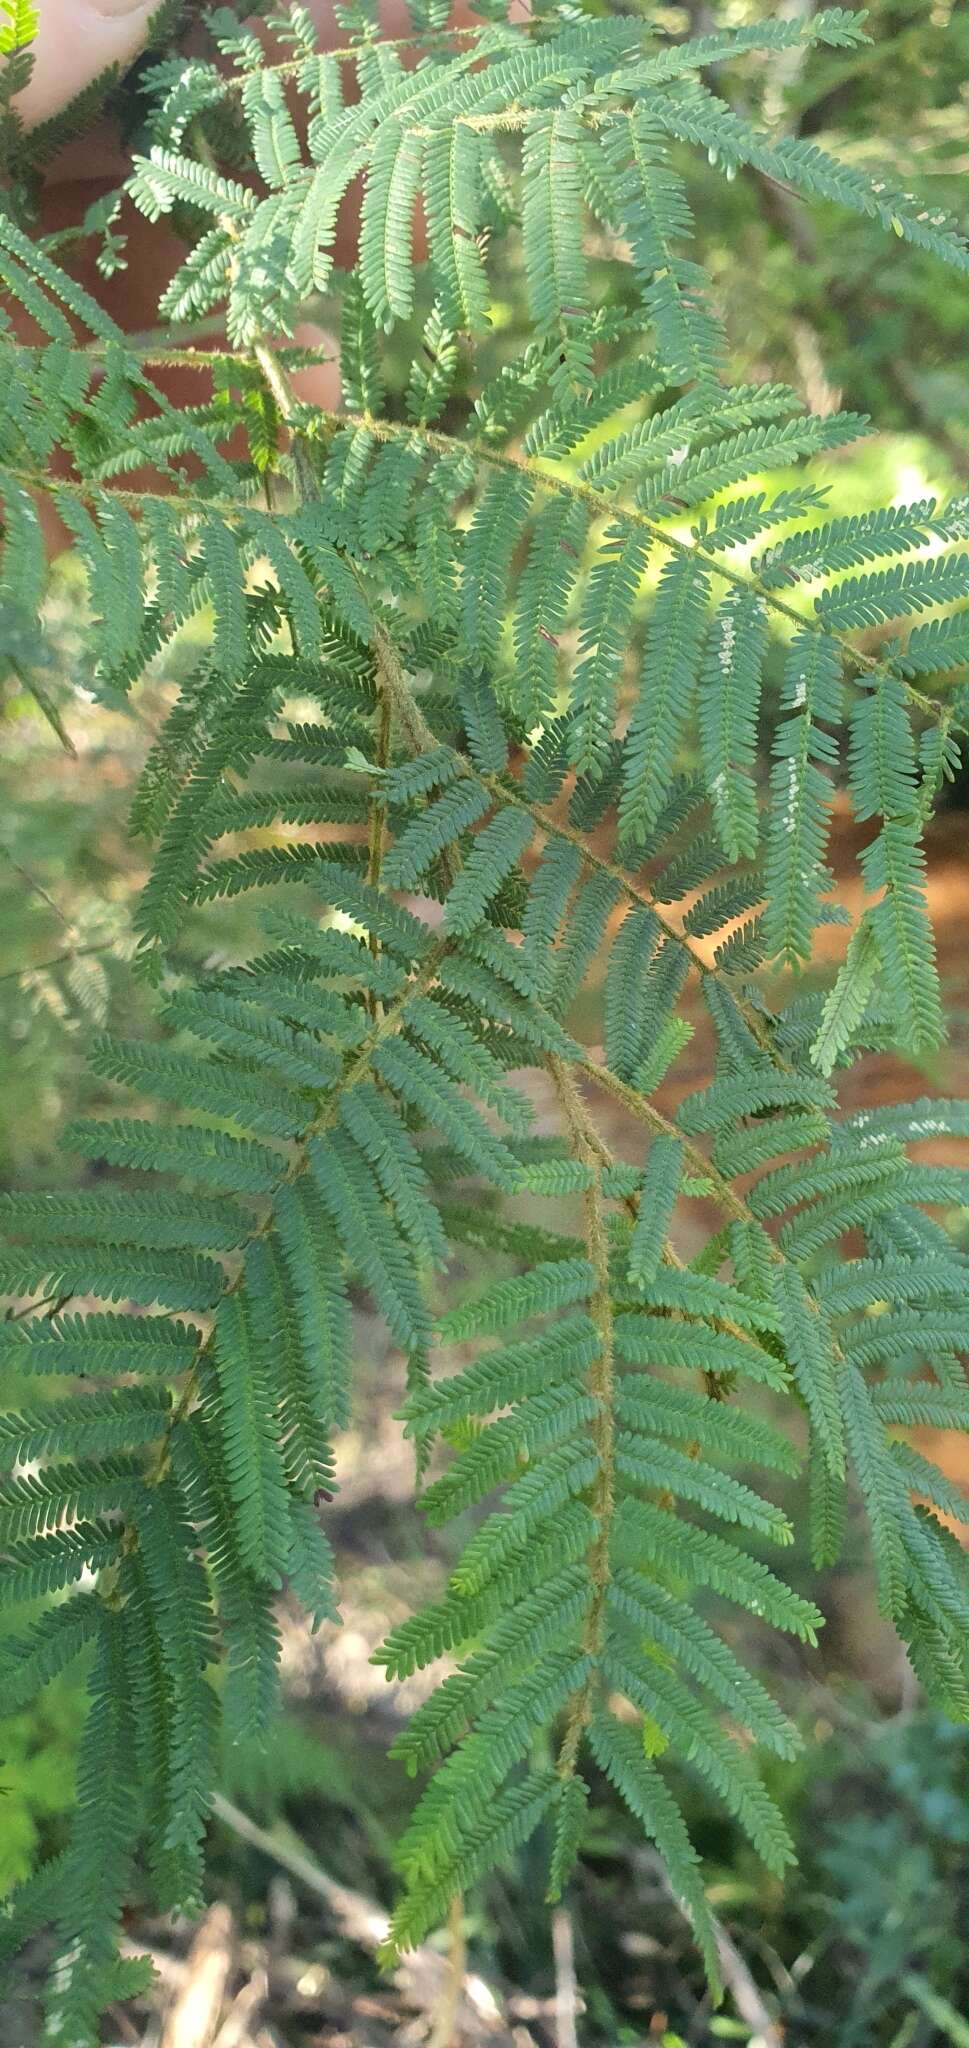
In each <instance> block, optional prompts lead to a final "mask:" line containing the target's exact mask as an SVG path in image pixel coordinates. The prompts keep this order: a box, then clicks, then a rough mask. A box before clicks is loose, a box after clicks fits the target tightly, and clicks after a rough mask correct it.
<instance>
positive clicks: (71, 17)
mask: <svg viewBox="0 0 969 2048" xmlns="http://www.w3.org/2000/svg"><path fill="white" fill-rule="evenodd" d="M157 4H158V0H44V5H43V6H42V7H41V9H40V21H39V23H38V27H37V33H36V36H35V38H34V41H33V44H32V51H31V54H32V56H33V60H34V66H33V71H32V72H31V75H30V78H29V80H28V82H27V84H26V85H25V86H24V88H23V91H22V92H19V93H18V94H17V96H16V99H15V101H14V105H15V107H16V110H17V113H18V114H19V116H20V119H21V120H22V122H23V124H24V126H25V128H36V127H37V126H38V124H39V123H40V122H42V121H50V120H52V119H53V117H54V115H55V114H59V113H61V111H62V110H63V108H64V107H67V106H69V105H70V103H71V101H72V100H73V99H75V98H76V97H77V95H78V93H80V92H83V91H84V89H85V87H86V86H88V85H90V84H91V83H92V82H93V80H94V79H96V78H99V77H100V75H101V73H102V72H103V71H108V70H110V69H111V68H112V66H114V65H117V66H118V67H119V68H120V69H122V70H123V69H124V68H125V67H126V66H127V65H128V64H130V63H131V62H132V60H133V59H134V58H135V57H136V56H137V55H138V52H139V50H140V49H141V47H142V44H143V43H144V41H145V38H146V36H147V34H148V29H149V26H150V23H151V18H152V15H153V14H154V13H155V12H156V10H157Z"/></svg>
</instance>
